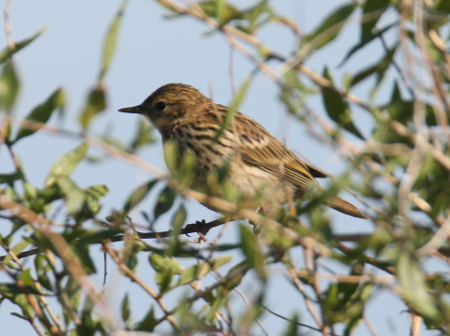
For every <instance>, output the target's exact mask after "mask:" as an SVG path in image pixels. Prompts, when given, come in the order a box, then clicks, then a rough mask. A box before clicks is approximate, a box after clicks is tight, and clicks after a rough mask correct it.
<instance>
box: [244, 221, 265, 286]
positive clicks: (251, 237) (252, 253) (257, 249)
mask: <svg viewBox="0 0 450 336" xmlns="http://www.w3.org/2000/svg"><path fill="white" fill-rule="evenodd" d="M239 229H240V234H241V239H240V240H241V243H242V246H241V248H242V252H243V253H244V255H245V257H246V258H247V261H248V263H249V265H250V266H251V267H252V268H254V269H255V271H256V273H257V274H258V275H259V277H260V278H261V279H265V278H266V276H267V274H266V268H265V265H264V256H263V253H262V251H261V245H260V244H259V241H258V238H257V237H256V236H255V234H254V232H253V231H251V230H250V229H249V228H248V227H247V226H246V225H242V224H241V225H239Z"/></svg>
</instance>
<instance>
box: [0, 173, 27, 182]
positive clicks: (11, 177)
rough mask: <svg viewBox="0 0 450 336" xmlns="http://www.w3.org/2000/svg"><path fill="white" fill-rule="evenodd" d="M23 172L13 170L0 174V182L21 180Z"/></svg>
mask: <svg viewBox="0 0 450 336" xmlns="http://www.w3.org/2000/svg"><path fill="white" fill-rule="evenodd" d="M22 179H23V174H22V172H17V171H16V172H14V173H11V174H0V183H8V184H12V183H13V182H14V181H17V180H22Z"/></svg>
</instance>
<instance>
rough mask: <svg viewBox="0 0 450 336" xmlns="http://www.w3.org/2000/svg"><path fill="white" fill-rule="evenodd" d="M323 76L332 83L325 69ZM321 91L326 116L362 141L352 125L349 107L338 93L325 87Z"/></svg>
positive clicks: (360, 135)
mask: <svg viewBox="0 0 450 336" xmlns="http://www.w3.org/2000/svg"><path fill="white" fill-rule="evenodd" d="M323 76H324V77H325V78H326V79H328V80H329V81H330V82H331V83H333V79H332V77H331V74H330V73H329V71H328V69H327V68H325V70H324V73H323ZM321 91H322V99H323V104H324V105H325V109H326V111H327V114H328V116H329V117H330V118H331V119H332V120H334V121H335V122H336V123H337V124H338V125H339V126H340V127H342V128H344V129H346V130H347V131H349V132H351V133H353V134H354V135H356V136H357V137H359V138H361V139H364V137H363V136H362V134H361V133H360V132H359V131H358V129H357V128H356V126H355V125H354V123H353V117H352V113H351V111H350V107H349V106H348V104H347V102H346V101H345V100H344V98H343V97H342V96H341V95H340V94H339V93H338V92H336V91H334V90H332V89H330V88H327V87H321Z"/></svg>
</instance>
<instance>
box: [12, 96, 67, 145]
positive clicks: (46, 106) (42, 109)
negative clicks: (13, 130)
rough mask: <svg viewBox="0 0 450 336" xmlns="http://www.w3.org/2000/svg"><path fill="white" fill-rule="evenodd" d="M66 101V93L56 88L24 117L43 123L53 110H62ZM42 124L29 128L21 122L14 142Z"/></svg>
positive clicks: (36, 129)
mask: <svg viewBox="0 0 450 336" xmlns="http://www.w3.org/2000/svg"><path fill="white" fill-rule="evenodd" d="M65 103H66V94H65V92H64V90H63V89H62V88H59V89H57V90H56V91H55V92H53V93H52V94H51V95H50V97H48V98H47V100H46V101H45V102H43V103H42V104H40V105H38V106H36V107H35V108H34V109H33V110H32V111H31V113H30V114H29V115H28V116H27V117H26V119H25V120H28V121H36V122H38V123H42V124H45V123H47V121H48V120H49V119H50V117H51V115H52V113H53V112H54V111H55V110H60V111H63V109H64V106H65ZM41 127H42V126H39V125H36V127H35V128H33V129H30V128H28V127H26V126H25V124H22V125H21V126H20V129H19V131H18V133H17V137H16V140H14V142H17V141H19V140H20V139H22V138H25V137H27V136H30V135H31V134H34V133H35V132H36V131H38V130H39V129H40V128H41Z"/></svg>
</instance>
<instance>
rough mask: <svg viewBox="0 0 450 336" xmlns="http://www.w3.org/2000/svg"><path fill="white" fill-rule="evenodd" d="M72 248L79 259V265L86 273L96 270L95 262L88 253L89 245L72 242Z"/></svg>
mask: <svg viewBox="0 0 450 336" xmlns="http://www.w3.org/2000/svg"><path fill="white" fill-rule="evenodd" d="M71 247H72V250H73V251H74V253H75V254H76V255H77V257H78V258H79V259H80V261H81V266H83V269H84V271H85V272H86V274H88V275H89V274H93V273H95V272H96V268H95V264H94V262H93V261H92V258H91V256H90V254H89V246H87V245H81V244H76V245H75V244H72V245H71Z"/></svg>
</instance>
